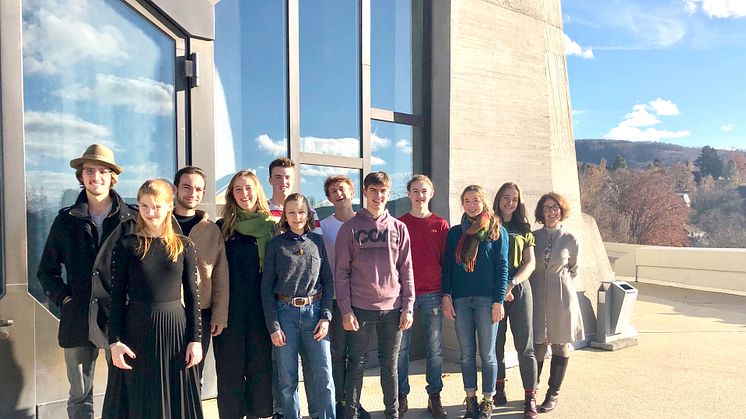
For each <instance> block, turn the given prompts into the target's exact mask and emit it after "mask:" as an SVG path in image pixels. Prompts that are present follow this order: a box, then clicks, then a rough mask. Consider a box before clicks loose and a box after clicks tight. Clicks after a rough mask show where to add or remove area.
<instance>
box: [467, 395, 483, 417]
mask: <svg viewBox="0 0 746 419" xmlns="http://www.w3.org/2000/svg"><path fill="white" fill-rule="evenodd" d="M464 403H466V412H464V419H474V418H476V417H477V416H479V403H478V402H477V396H471V397H469V396H466V400H464Z"/></svg>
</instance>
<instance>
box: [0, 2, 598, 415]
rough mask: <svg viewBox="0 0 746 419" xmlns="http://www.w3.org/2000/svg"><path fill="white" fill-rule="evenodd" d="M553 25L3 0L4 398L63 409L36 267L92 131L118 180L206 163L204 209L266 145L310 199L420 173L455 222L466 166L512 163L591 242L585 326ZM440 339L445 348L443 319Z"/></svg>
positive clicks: (310, 9)
mask: <svg viewBox="0 0 746 419" xmlns="http://www.w3.org/2000/svg"><path fill="white" fill-rule="evenodd" d="M562 42H563V37H562V13H561V9H560V3H559V0H525V1H518V2H508V1H502V0H434V1H427V0H410V1H400V0H396V1H393V0H335V1H331V0H330V1H328V2H319V3H316V2H313V5H311V3H310V2H303V1H300V0H285V1H278V2H264V1H258V0H257V1H243V2H241V1H238V0H221V1H208V0H88V1H77V0H27V1H22V0H3V1H2V2H1V3H0V133H1V136H2V137H1V139H2V142H1V143H0V144H1V147H2V156H3V159H2V189H1V191H0V199H1V200H2V201H1V202H2V211H1V213H2V215H1V217H2V220H1V221H2V222H1V223H0V228H1V230H0V233H2V242H1V243H2V246H0V250H1V257H0V264H1V265H2V271H1V272H0V388H2V389H3V391H2V392H0V393H1V394H0V417H45V418H46V417H50V418H51V417H60V415H61V414H63V413H64V403H65V399H66V389H67V383H66V378H65V371H64V362H63V360H62V352H61V350H60V349H59V348H58V347H57V344H56V328H57V319H56V314H57V312H56V308H55V307H50V306H49V304H48V303H47V302H46V301H45V298H44V296H43V293H40V291H41V289H40V287H39V285H38V283H37V282H36V280H35V272H36V265H37V264H38V259H39V254H40V247H41V246H43V242H44V240H45V238H46V232H47V231H48V227H49V224H50V223H51V219H52V218H53V216H54V214H56V211H57V209H59V208H60V207H62V206H65V205H70V199H71V197H72V199H74V197H75V195H76V194H77V191H78V189H77V182H76V181H75V179H74V175H73V173H72V171H71V170H70V169H69V167H66V164H67V162H68V161H69V160H70V159H72V158H74V157H78V156H79V154H80V153H82V151H83V150H84V148H85V145H87V144H88V143H91V142H104V143H107V144H109V145H111V146H112V148H114V150H115V153H116V154H117V160H118V162H119V163H120V164H121V165H122V166H124V167H125V173H124V174H123V175H122V177H120V184H119V185H118V186H117V189H118V190H119V191H120V193H121V194H122V195H123V196H125V197H126V198H129V199H132V197H133V196H134V191H136V188H137V186H139V184H140V183H142V181H143V180H145V179H146V178H150V177H156V176H158V177H166V178H169V177H171V176H172V174H173V172H174V171H175V169H176V168H178V167H181V166H183V165H186V164H193V165H197V166H200V167H202V168H204V169H205V170H206V172H207V173H208V175H209V176H210V179H209V180H208V190H207V193H206V196H205V205H204V207H205V209H207V210H208V211H209V212H210V213H211V214H213V215H215V214H217V210H218V209H219V208H220V206H221V202H222V194H224V188H225V186H226V184H227V179H228V178H229V177H230V175H232V173H234V172H235V171H236V170H239V169H243V168H252V169H255V170H256V171H257V173H258V174H259V175H260V178H264V177H266V174H265V173H266V165H267V164H268V162H269V160H271V158H273V157H276V156H277V155H286V156H288V157H290V158H292V159H293V160H294V161H296V162H297V163H299V164H298V167H297V170H296V174H297V177H298V179H299V180H300V181H299V182H297V184H296V189H298V190H299V191H300V192H303V193H304V194H307V195H308V196H309V197H310V198H311V201H312V202H313V203H314V205H315V206H316V207H317V210H318V211H319V214H321V215H322V216H323V215H326V214H328V213H329V211H330V210H329V207H330V206H329V202H328V201H326V202H325V201H324V196H323V191H322V189H321V188H320V184H321V182H323V177H324V176H326V175H328V174H332V173H343V174H347V175H349V176H351V177H352V178H353V180H355V182H356V183H357V184H359V183H360V180H361V179H362V176H363V175H364V174H365V173H367V172H369V171H371V170H386V171H388V172H390V173H392V174H393V177H394V184H395V185H394V189H395V191H394V197H393V199H392V205H391V206H390V210H391V211H392V212H393V213H395V214H401V213H403V212H404V211H406V210H407V209H408V202H407V200H406V197H405V195H404V193H403V192H404V191H403V190H402V186H403V183H404V182H405V181H406V179H407V178H408V177H410V176H411V174H412V173H426V174H428V175H430V176H431V177H432V179H433V181H434V183H435V188H436V196H435V199H434V201H433V204H432V205H433V210H434V211H435V212H437V213H439V214H441V215H443V216H444V217H446V218H447V219H449V220H450V221H451V222H457V221H458V219H459V217H460V214H461V206H460V202H459V195H460V193H461V191H462V190H463V188H464V187H465V186H467V185H469V184H472V183H476V184H480V185H482V186H484V187H485V188H486V189H487V190H488V191H489V193H491V194H494V193H495V192H496V190H497V188H498V187H499V186H500V185H501V184H502V183H503V182H505V181H516V182H518V183H519V184H521V185H522V187H523V190H524V193H525V194H526V197H527V208H528V209H529V212H532V211H531V210H532V208H533V206H534V205H535V202H536V201H537V199H538V198H539V197H540V196H541V195H542V194H543V193H545V192H547V191H550V190H554V191H557V192H560V193H562V194H564V195H566V196H567V197H568V198H569V201H570V203H571V206H572V208H573V210H574V214H573V215H572V217H571V218H570V219H569V220H568V221H567V224H568V225H569V226H570V228H572V229H573V230H574V231H576V232H579V233H580V235H581V237H582V239H583V242H584V254H583V258H582V262H581V263H582V265H581V266H582V268H581V273H580V275H579V278H578V282H577V284H576V286H577V288H578V292H579V293H580V294H582V295H581V296H580V297H581V304H582V305H583V310H584V320H585V323H586V324H585V326H586V331H587V332H588V334H589V335H592V333H591V332H592V331H595V329H596V328H595V316H594V309H593V307H594V305H595V301H594V300H595V290H596V289H597V287H598V282H599V281H600V280H603V279H606V278H609V277H610V276H611V275H612V274H611V270H610V268H609V264H608V260H607V258H606V255H605V251H604V248H603V244H602V243H601V239H600V236H599V234H598V230H597V228H596V226H595V223H594V221H593V220H592V219H591V218H590V217H586V216H583V215H581V211H580V199H579V190H578V177H577V170H576V160H575V150H574V143H573V136H572V118H571V112H570V97H569V89H568V80H567V68H566V60H565V55H564V49H563V43H562ZM358 192H359V191H358ZM360 195H361V194H359V193H358V196H360ZM23 197H25V199H24V198H23ZM358 203H359V202H358ZM11 320H12V322H10V321H11ZM448 327H451V326H450V325H449V326H448ZM446 346H447V348H448V349H449V351H448V354H449V356H455V354H456V352H455V351H457V344H456V341H455V338H453V337H452V335H451V338H450V339H449V341H448V342H447V343H446ZM100 364H102V363H100ZM211 380H212V381H211ZM104 385H105V368H103V367H100V368H99V371H98V374H97V381H96V386H97V387H96V389H97V390H96V393H97V394H103V390H104ZM206 388H207V389H208V390H207V391H206V394H207V395H209V394H210V392H211V391H212V393H213V394H214V376H213V377H209V374H208V382H207V387H206ZM210 388H212V389H213V390H209V389H210ZM97 405H98V407H100V405H101V403H100V397H99V398H98V399H97Z"/></svg>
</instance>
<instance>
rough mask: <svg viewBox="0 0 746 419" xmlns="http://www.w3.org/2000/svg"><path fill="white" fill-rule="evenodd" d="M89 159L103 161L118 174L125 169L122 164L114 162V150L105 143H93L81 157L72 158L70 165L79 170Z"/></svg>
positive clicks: (97, 161)
mask: <svg viewBox="0 0 746 419" xmlns="http://www.w3.org/2000/svg"><path fill="white" fill-rule="evenodd" d="M87 161H90V162H96V163H101V164H103V165H104V166H107V167H108V168H109V169H111V170H112V171H113V172H114V173H116V174H118V175H120V174H122V172H123V171H124V169H122V167H121V166H119V165H117V164H116V163H115V162H114V152H113V151H111V149H110V148H109V147H106V146H105V145H101V144H91V145H90V146H88V148H87V149H86V150H85V153H83V155H82V156H81V157H79V158H77V159H72V160H70V167H72V168H73V169H76V170H77V169H78V168H80V167H81V166H82V165H83V163H85V162H87Z"/></svg>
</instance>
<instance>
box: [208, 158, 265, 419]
mask: <svg viewBox="0 0 746 419" xmlns="http://www.w3.org/2000/svg"><path fill="white" fill-rule="evenodd" d="M222 216H223V218H222V219H221V220H219V221H218V226H220V229H221V231H222V232H223V237H224V238H225V251H226V256H227V257H228V269H229V271H230V274H229V275H230V300H229V301H230V302H229V306H228V327H227V328H226V329H225V331H223V333H222V334H220V335H219V336H215V338H214V341H215V369H216V372H217V378H218V411H219V413H220V417H221V418H240V417H243V416H248V417H268V416H272V358H271V357H272V342H271V340H270V339H269V335H268V334H267V329H266V326H265V321H264V311H263V309H262V301H261V283H262V270H263V269H262V268H263V265H264V253H265V250H266V248H267V243H268V242H269V240H270V239H271V238H272V237H273V236H274V235H275V234H276V233H277V231H278V230H277V224H276V223H275V222H274V220H273V218H272V216H271V215H270V212H269V208H268V207H267V198H266V196H265V195H264V191H263V190H262V185H261V183H260V182H259V179H258V178H257V177H256V175H255V174H254V173H253V172H250V171H247V170H244V171H240V172H238V173H236V174H235V175H234V176H233V178H232V179H231V181H230V183H229V184H228V189H227V190H226V193H225V207H224V208H223V212H222Z"/></svg>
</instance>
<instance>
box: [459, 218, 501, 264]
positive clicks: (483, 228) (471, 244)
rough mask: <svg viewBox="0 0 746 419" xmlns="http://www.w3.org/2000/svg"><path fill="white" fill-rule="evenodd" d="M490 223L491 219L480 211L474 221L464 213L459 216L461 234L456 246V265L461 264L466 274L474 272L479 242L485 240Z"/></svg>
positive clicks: (490, 228)
mask: <svg viewBox="0 0 746 419" xmlns="http://www.w3.org/2000/svg"><path fill="white" fill-rule="evenodd" d="M492 223H493V220H492V217H490V214H489V213H487V211H482V213H481V214H479V215H478V216H477V218H476V219H475V220H472V219H471V218H469V216H468V215H466V213H464V215H463V216H461V229H462V230H463V234H462V235H461V238H460V239H459V241H458V245H457V246H456V263H458V264H463V265H464V270H466V272H474V265H475V264H476V262H477V250H479V242H483V241H485V240H487V237H489V234H490V230H492Z"/></svg>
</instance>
